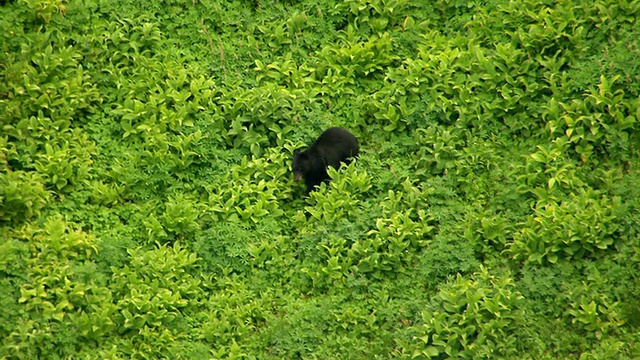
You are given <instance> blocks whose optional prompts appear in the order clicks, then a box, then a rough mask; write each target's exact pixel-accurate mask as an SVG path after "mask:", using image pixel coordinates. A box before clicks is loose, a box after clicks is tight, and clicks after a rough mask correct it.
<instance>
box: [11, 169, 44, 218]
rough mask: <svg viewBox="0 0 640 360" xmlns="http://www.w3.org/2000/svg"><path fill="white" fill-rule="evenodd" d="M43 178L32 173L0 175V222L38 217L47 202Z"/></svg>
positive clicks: (15, 172) (19, 172)
mask: <svg viewBox="0 0 640 360" xmlns="http://www.w3.org/2000/svg"><path fill="white" fill-rule="evenodd" d="M49 200H50V199H49V193H48V192H47V190H46V189H45V187H44V184H43V178H42V176H40V175H39V174H37V173H34V172H25V171H7V172H3V173H0V221H3V222H20V221H24V220H30V219H31V218H33V217H34V216H37V215H40V213H41V211H42V209H43V208H44V207H45V206H46V205H47V203H48V202H49Z"/></svg>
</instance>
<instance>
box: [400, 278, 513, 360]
mask: <svg viewBox="0 0 640 360" xmlns="http://www.w3.org/2000/svg"><path fill="white" fill-rule="evenodd" d="M522 299H523V297H522V295H520V293H519V292H518V291H517V290H516V289H515V286H514V284H513V279H511V278H509V277H506V276H503V277H496V276H493V275H491V274H490V273H489V270H488V269H486V268H482V269H481V270H480V271H479V272H477V273H475V274H474V275H473V278H472V279H465V278H463V277H462V276H460V275H458V276H457V278H456V279H455V281H453V282H452V283H449V284H446V285H445V286H443V287H442V289H441V290H440V292H439V293H438V295H437V296H436V297H435V299H434V301H433V305H432V306H431V308H430V309H429V310H426V311H424V312H423V313H422V321H421V322H420V324H418V325H414V326H412V328H411V330H412V331H414V332H415V333H416V334H417V335H416V336H415V338H414V339H413V341H411V342H410V343H406V344H405V343H401V347H400V349H399V350H398V351H399V353H401V354H402V355H403V356H410V357H411V358H420V359H447V358H469V359H484V358H486V359H491V358H495V357H505V358H509V357H513V356H517V355H518V354H519V349H518V342H517V338H516V335H515V333H516V331H515V330H516V329H517V328H518V327H520V326H522V325H523V324H524V311H523V309H521V300H522Z"/></svg>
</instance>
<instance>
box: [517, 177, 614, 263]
mask: <svg viewBox="0 0 640 360" xmlns="http://www.w3.org/2000/svg"><path fill="white" fill-rule="evenodd" d="M619 206H620V199H616V198H614V199H610V198H609V197H607V196H602V195H600V194H599V193H598V192H596V191H593V190H590V189H587V190H582V191H580V192H579V193H578V194H576V195H575V196H574V198H572V199H570V200H568V201H563V202H561V203H557V204H545V205H538V206H536V207H535V208H534V213H535V215H530V216H528V217H527V220H526V222H525V224H524V226H523V227H522V228H521V230H520V231H519V232H518V233H516V234H515V235H514V242H513V245H512V247H511V249H509V251H510V252H511V253H512V254H513V255H514V258H516V259H520V258H524V259H526V260H527V261H531V262H535V263H542V262H545V261H548V262H550V263H555V262H557V261H558V259H559V258H569V259H580V258H582V257H584V256H589V255H591V254H594V253H595V252H596V251H598V250H605V249H607V248H610V247H611V246H612V245H613V244H614V242H615V241H616V240H617V236H616V235H617V234H618V227H619V226H618V222H617V218H618V216H617V214H618V209H619Z"/></svg>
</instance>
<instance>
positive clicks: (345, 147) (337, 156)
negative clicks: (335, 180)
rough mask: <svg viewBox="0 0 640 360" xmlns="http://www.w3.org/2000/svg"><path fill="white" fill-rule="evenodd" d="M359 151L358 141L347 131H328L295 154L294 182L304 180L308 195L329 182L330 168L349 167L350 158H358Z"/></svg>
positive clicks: (331, 129) (332, 129)
mask: <svg viewBox="0 0 640 360" xmlns="http://www.w3.org/2000/svg"><path fill="white" fill-rule="evenodd" d="M359 151H360V146H359V144H358V139H357V138H356V137H355V136H353V134H351V133H350V132H349V131H348V130H347V129H343V128H337V127H334V128H330V129H327V130H325V131H324V132H323V133H322V134H321V135H320V137H319V138H318V140H316V142H315V143H313V145H311V146H309V148H308V149H306V150H304V151H299V150H296V151H295V152H294V154H293V164H292V165H293V174H294V180H295V181H299V180H300V179H302V178H304V182H305V184H306V185H307V194H308V193H309V192H311V191H312V190H313V188H314V187H316V186H318V185H320V184H321V183H322V182H326V181H328V180H329V175H328V174H327V167H328V166H332V167H333V168H335V169H338V168H340V162H344V163H345V164H347V165H348V164H349V163H350V162H351V161H350V160H349V158H350V157H354V158H355V157H357V156H358V153H359Z"/></svg>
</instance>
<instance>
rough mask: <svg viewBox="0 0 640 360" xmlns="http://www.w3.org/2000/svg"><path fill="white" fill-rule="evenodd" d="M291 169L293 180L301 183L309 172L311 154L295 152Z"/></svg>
mask: <svg viewBox="0 0 640 360" xmlns="http://www.w3.org/2000/svg"><path fill="white" fill-rule="evenodd" d="M291 167H292V168H293V180H294V181H300V179H302V177H303V176H304V174H306V173H307V172H308V171H309V168H310V165H309V154H308V153H307V152H306V151H300V150H295V151H294V152H293V162H292V164H291Z"/></svg>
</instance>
